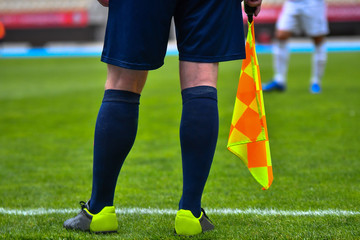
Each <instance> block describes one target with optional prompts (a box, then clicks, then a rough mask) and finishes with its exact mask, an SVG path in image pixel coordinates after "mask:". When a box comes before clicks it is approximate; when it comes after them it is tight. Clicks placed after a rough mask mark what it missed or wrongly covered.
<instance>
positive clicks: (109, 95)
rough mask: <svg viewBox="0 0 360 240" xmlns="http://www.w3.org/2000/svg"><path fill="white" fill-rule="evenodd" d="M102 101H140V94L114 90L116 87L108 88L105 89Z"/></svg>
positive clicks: (137, 102) (135, 102)
mask: <svg viewBox="0 0 360 240" xmlns="http://www.w3.org/2000/svg"><path fill="white" fill-rule="evenodd" d="M103 102H126V103H134V104H139V103H140V94H138V93H134V92H129V91H123V90H116V89H108V90H105V93H104V98H103Z"/></svg>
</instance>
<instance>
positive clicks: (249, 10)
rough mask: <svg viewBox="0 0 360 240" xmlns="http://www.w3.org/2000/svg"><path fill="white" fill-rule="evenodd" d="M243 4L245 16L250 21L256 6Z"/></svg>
mask: <svg viewBox="0 0 360 240" xmlns="http://www.w3.org/2000/svg"><path fill="white" fill-rule="evenodd" d="M244 6H245V12H246V14H247V17H248V21H249V23H252V21H253V15H254V13H255V10H256V7H250V6H249V5H247V4H244Z"/></svg>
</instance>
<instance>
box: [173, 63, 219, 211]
mask: <svg viewBox="0 0 360 240" xmlns="http://www.w3.org/2000/svg"><path fill="white" fill-rule="evenodd" d="M217 75H218V63H195V62H185V61H181V62H180V82H181V89H182V99H183V110H182V117H181V124H180V143H181V153H182V164H183V194H182V197H181V200H180V203H179V209H185V210H190V211H191V212H192V213H193V215H194V216H195V217H199V216H200V214H201V196H202V193H203V190H204V187H205V183H206V181H207V178H208V175H209V172H210V168H211V164H212V161H213V156H214V152H215V147H216V142H217V138H218V128H219V120H218V106H217V90H216V82H217Z"/></svg>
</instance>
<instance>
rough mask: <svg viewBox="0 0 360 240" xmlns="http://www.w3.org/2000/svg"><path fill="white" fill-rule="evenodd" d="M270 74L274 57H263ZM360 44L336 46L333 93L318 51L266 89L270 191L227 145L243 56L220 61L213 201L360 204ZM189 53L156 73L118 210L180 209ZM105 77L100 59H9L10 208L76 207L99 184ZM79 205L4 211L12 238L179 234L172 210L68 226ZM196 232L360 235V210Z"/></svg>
mask: <svg viewBox="0 0 360 240" xmlns="http://www.w3.org/2000/svg"><path fill="white" fill-rule="evenodd" d="M258 57H259V62H260V67H261V74H262V79H263V81H266V80H268V79H270V78H271V75H272V67H271V55H259V56H258ZM359 57H360V53H342V54H340V53H331V54H329V59H328V65H327V69H326V74H325V77H324V84H323V93H322V94H320V95H312V94H310V93H309V76H310V62H311V57H310V54H295V55H292V57H291V62H290V69H289V82H288V90H287V91H286V92H285V93H266V94H264V99H265V108H266V115H267V121H268V129H269V137H270V147H271V152H272V160H273V168H274V177H275V179H274V183H273V185H272V186H271V188H270V190H268V191H262V190H260V189H261V187H260V185H258V183H256V182H255V180H253V178H252V177H251V176H250V173H249V172H248V170H247V169H246V167H245V166H244V164H243V163H242V162H241V161H240V160H239V159H238V158H236V157H235V156H234V155H232V154H231V153H230V152H229V151H228V150H227V149H226V143H227V138H228V134H229V128H230V122H231V116H232V111H233V106H234V101H235V94H236V87H237V82H238V76H239V72H240V67H241V61H234V62H227V63H222V64H220V72H219V84H218V93H219V108H220V131H219V140H218V146H217V151H216V154H215V158H214V163H213V168H212V170H211V173H210V177H209V181H208V183H207V186H206V189H205V193H204V196H203V207H204V208H205V209H206V208H217V209H218V208H239V209H247V208H259V209H270V208H273V209H278V210H327V209H341V210H352V211H360V191H359V188H358V184H359V177H360V174H359V170H360V161H359V159H358V157H359V155H360V154H359V153H360V152H359V144H360V139H359V138H360V137H359V134H358V132H359V131H358V128H359V114H360V112H359V105H360V95H359V92H360V83H359V81H358V78H359V76H360V69H359V67H358V66H357V65H358V59H359ZM177 66H178V61H177V58H176V57H167V58H166V63H165V65H164V67H162V68H161V69H159V70H156V71H153V72H151V73H150V74H149V79H148V82H147V84H146V86H145V89H144V92H143V94H142V98H141V105H140V106H141V108H140V121H139V131H138V136H137V140H136V143H135V145H134V148H133V150H132V152H131V153H130V154H129V156H128V159H127V160H126V161H125V164H124V166H123V170H122V172H121V174H120V177H119V180H118V187H117V190H116V197H115V206H116V207H117V208H127V207H129V208H132V207H141V208H148V207H150V208H161V209H165V208H166V209H176V208H177V204H178V200H179V198H180V196H181V184H182V173H181V158H180V148H179V145H180V144H179V140H178V126H179V123H180V115H181V95H180V91H179V83H178V82H179V81H178V70H177ZM105 77H106V72H105V65H104V64H101V63H99V61H98V59H95V58H71V59H66V58H60V59H52V58H50V59H2V60H0V106H1V109H0V199H1V201H0V207H1V208H5V209H19V210H26V209H38V208H55V209H61V208H77V207H78V201H80V200H87V199H88V198H89V197H90V193H91V178H92V147H93V132H94V125H95V120H96V115H97V111H98V109H99V107H100V104H101V99H102V95H103V85H104V80H105ZM72 216H74V214H49V215H40V216H17V215H7V214H0V238H1V239H178V238H179V237H175V236H174V235H173V227H174V226H173V221H174V217H175V216H173V215H140V214H133V215H118V219H119V233H118V234H112V235H93V234H88V233H79V232H74V231H66V230H64V229H63V228H62V223H63V221H64V220H66V219H67V218H69V217H72ZM209 217H210V218H211V219H212V220H213V222H215V225H216V230H215V231H213V232H209V233H206V234H203V235H200V236H196V237H194V238H192V239H264V238H265V239H269V238H270V239H359V238H360V228H359V222H360V216H359V215H354V216H296V217H295V216H261V215H215V214H214V215H210V216H209Z"/></svg>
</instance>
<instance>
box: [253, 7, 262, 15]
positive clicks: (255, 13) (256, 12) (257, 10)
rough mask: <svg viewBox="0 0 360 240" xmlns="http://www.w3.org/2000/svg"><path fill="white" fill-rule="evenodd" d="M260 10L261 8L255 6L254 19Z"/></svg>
mask: <svg viewBox="0 0 360 240" xmlns="http://www.w3.org/2000/svg"><path fill="white" fill-rule="evenodd" d="M260 10H261V6H257V7H256V10H255V12H254V15H255V17H257V15H258V14H259V13H260Z"/></svg>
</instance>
